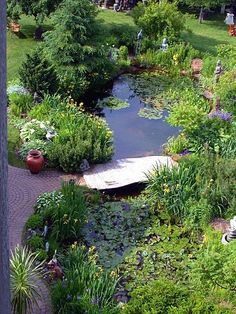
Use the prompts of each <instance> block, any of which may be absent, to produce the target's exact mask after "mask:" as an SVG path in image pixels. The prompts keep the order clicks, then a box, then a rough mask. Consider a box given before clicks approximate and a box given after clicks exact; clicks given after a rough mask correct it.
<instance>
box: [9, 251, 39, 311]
mask: <svg viewBox="0 0 236 314" xmlns="http://www.w3.org/2000/svg"><path fill="white" fill-rule="evenodd" d="M36 259H37V254H35V253H31V252H30V251H29V250H28V249H27V248H26V247H19V246H17V247H16V248H15V250H14V252H12V257H11V259H10V270H11V297H12V301H11V302H12V311H13V313H15V314H26V313H27V312H28V311H29V312H30V313H31V312H32V306H33V304H37V298H39V297H40V295H39V293H38V286H37V280H36V278H38V277H40V276H42V271H43V267H42V264H43V262H42V263H40V264H37V263H36Z"/></svg>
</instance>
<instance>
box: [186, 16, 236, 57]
mask: <svg viewBox="0 0 236 314" xmlns="http://www.w3.org/2000/svg"><path fill="white" fill-rule="evenodd" d="M224 18H225V16H224V15H219V16H216V17H214V18H211V19H208V20H206V21H204V22H203V23H202V24H199V22H198V19H196V18H194V17H191V18H188V19H187V27H188V28H189V30H190V31H189V32H187V31H186V32H184V34H183V39H184V40H186V41H189V42H190V43H191V44H192V45H193V46H194V47H195V48H197V49H199V50H201V51H203V52H208V53H211V54H215V53H216V46H217V45H219V44H231V45H234V46H235V47H236V37H232V36H229V35H228V26H227V25H225V23H224Z"/></svg>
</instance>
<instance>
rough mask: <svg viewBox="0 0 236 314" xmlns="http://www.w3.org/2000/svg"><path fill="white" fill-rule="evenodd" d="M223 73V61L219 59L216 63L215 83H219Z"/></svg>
mask: <svg viewBox="0 0 236 314" xmlns="http://www.w3.org/2000/svg"><path fill="white" fill-rule="evenodd" d="M222 74H223V67H222V65H221V61H220V60H218V61H217V63H216V68H215V71H214V75H215V83H218V81H219V78H220V76H221V75H222Z"/></svg>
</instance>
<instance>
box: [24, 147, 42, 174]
mask: <svg viewBox="0 0 236 314" xmlns="http://www.w3.org/2000/svg"><path fill="white" fill-rule="evenodd" d="M26 164H27V166H28V168H29V170H30V172H31V173H33V174H37V173H39V172H40V170H42V168H43V164H44V158H43V156H42V154H41V152H40V150H37V149H31V150H30V151H29V152H28V155H27V157H26Z"/></svg>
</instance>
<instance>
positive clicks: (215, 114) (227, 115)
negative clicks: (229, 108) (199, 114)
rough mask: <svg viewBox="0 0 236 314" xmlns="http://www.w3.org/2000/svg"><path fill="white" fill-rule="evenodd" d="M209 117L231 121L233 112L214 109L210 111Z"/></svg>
mask: <svg viewBox="0 0 236 314" xmlns="http://www.w3.org/2000/svg"><path fill="white" fill-rule="evenodd" d="M208 117H209V118H210V119H213V118H218V119H221V120H223V121H228V122H230V121H231V120H232V113H230V112H223V111H221V110H216V111H213V112H211V113H209V114H208Z"/></svg>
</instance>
